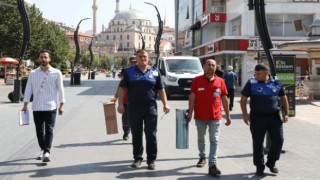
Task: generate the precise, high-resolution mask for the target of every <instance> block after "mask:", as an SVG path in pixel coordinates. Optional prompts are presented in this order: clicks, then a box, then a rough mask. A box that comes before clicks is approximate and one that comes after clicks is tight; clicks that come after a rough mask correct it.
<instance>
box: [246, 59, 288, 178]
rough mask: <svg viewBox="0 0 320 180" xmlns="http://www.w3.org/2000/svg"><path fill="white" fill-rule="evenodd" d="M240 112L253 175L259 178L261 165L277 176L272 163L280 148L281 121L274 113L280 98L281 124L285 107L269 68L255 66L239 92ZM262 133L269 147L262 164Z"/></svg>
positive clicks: (281, 94)
mask: <svg viewBox="0 0 320 180" xmlns="http://www.w3.org/2000/svg"><path fill="white" fill-rule="evenodd" d="M241 94H242V96H241V100H240V105H241V110H242V114H243V120H244V122H245V123H246V124H247V125H249V124H250V131H251V134H252V140H253V163H254V165H255V166H256V168H257V171H256V175H257V176H263V175H264V169H265V165H266V166H267V167H268V168H269V169H270V171H271V172H273V173H278V169H277V168H276V166H275V164H276V161H277V160H279V158H280V153H281V149H282V145H283V127H282V124H283V122H282V121H281V120H280V116H279V114H278V109H279V104H278V103H279V102H278V98H279V97H280V101H281V104H282V105H283V107H284V109H285V119H284V122H285V123H286V122H287V121H288V115H289V106H288V99H287V96H286V95H285V91H284V87H283V86H282V84H281V82H280V81H279V80H275V79H273V78H272V77H271V76H270V75H269V69H268V67H267V66H265V65H263V64H258V65H257V66H256V67H255V78H252V79H250V80H249V81H248V82H247V84H246V85H245V87H244V88H243V90H242V92H241ZM248 97H250V117H249V115H248V113H247V107H246V105H247V99H248ZM266 131H268V132H269V133H270V139H271V141H272V145H271V147H270V151H269V153H268V157H267V159H268V160H267V162H266V164H264V157H263V141H264V137H265V134H266Z"/></svg>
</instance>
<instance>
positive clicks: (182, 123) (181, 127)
mask: <svg viewBox="0 0 320 180" xmlns="http://www.w3.org/2000/svg"><path fill="white" fill-rule="evenodd" d="M186 112H187V109H176V148H177V149H188V148H189V123H188V121H187V119H186Z"/></svg>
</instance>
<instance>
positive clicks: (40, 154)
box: [37, 151, 43, 160]
mask: <svg viewBox="0 0 320 180" xmlns="http://www.w3.org/2000/svg"><path fill="white" fill-rule="evenodd" d="M42 158H43V151H41V152H40V153H39V155H38V157H37V160H42Z"/></svg>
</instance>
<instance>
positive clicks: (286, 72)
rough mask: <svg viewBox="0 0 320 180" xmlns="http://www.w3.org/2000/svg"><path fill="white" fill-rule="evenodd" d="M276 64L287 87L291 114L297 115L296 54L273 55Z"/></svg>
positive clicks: (277, 71) (279, 75)
mask: <svg viewBox="0 0 320 180" xmlns="http://www.w3.org/2000/svg"><path fill="white" fill-rule="evenodd" d="M273 58H274V61H275V66H276V73H277V78H278V79H280V80H281V83H282V84H283V86H284V87H285V89H286V95H287V97H288V101H289V115H290V116H295V114H296V113H295V104H296V99H295V96H296V93H295V91H296V88H295V72H296V71H295V57H294V56H273Z"/></svg>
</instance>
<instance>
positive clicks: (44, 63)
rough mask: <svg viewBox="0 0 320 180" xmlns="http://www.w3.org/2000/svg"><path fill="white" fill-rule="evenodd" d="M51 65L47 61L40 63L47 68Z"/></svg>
mask: <svg viewBox="0 0 320 180" xmlns="http://www.w3.org/2000/svg"><path fill="white" fill-rule="evenodd" d="M48 64H49V63H48V62H45V61H42V62H40V65H41V66H47V65H48Z"/></svg>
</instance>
